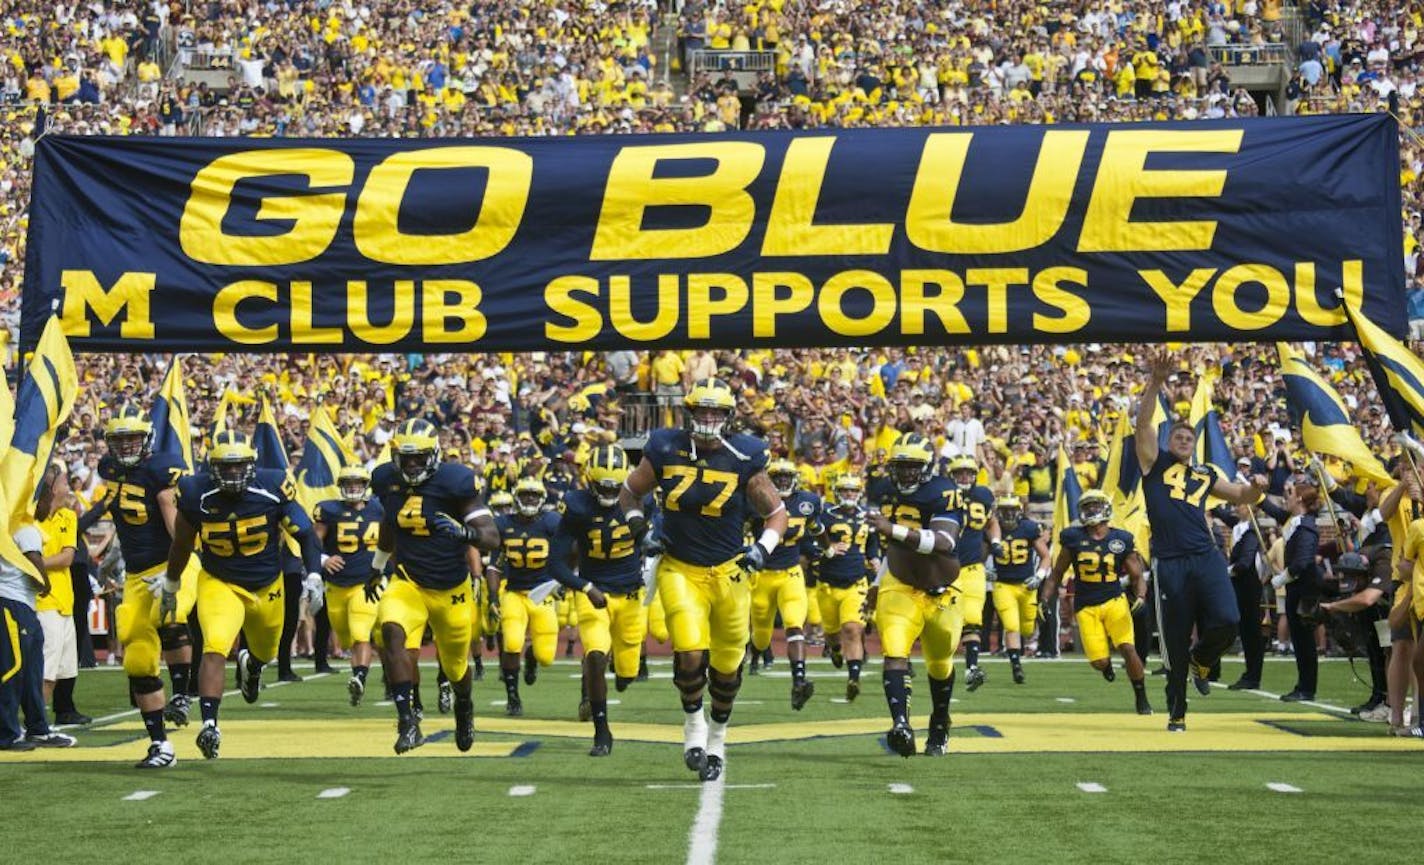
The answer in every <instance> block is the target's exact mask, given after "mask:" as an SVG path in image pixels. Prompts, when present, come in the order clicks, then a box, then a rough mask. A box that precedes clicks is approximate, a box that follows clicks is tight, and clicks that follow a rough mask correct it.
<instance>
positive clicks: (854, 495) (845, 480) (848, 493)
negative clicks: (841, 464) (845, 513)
mask: <svg viewBox="0 0 1424 865" xmlns="http://www.w3.org/2000/svg"><path fill="white" fill-rule="evenodd" d="M831 492H832V494H833V495H835V497H836V504H838V505H840V506H841V507H843V508H854V507H858V506H859V505H860V499H861V496H863V495H865V482H864V481H862V480H861V479H860V475H853V474H851V473H849V472H846V473H845V474H842V475H840V476H839V477H837V478H836V482H835V484H834V485H833V486H832V487H831Z"/></svg>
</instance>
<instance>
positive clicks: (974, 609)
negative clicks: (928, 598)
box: [953, 564, 988, 628]
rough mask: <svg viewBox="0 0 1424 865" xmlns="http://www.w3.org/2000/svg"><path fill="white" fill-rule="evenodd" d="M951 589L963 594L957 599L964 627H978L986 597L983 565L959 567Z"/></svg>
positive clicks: (980, 623) (986, 588)
mask: <svg viewBox="0 0 1424 865" xmlns="http://www.w3.org/2000/svg"><path fill="white" fill-rule="evenodd" d="M953 591H956V592H958V593H959V594H961V595H963V597H962V598H960V599H959V603H960V605H961V606H960V609H961V610H962V611H963V614H964V627H966V628H978V627H982V626H983V624H984V599H985V598H986V597H988V594H987V593H988V587H987V585H986V580H985V577H984V565H983V564H978V565H964V566H963V567H961V568H960V569H959V578H958V579H956V580H955V581H954V589H953Z"/></svg>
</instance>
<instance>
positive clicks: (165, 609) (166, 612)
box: [158, 579, 181, 625]
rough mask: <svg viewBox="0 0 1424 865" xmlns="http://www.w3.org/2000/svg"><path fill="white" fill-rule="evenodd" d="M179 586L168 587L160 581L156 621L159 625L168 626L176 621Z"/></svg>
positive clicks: (164, 581) (165, 581) (166, 582)
mask: <svg viewBox="0 0 1424 865" xmlns="http://www.w3.org/2000/svg"><path fill="white" fill-rule="evenodd" d="M180 587H181V584H176V585H171V586H170V585H168V581H167V580H166V579H165V580H162V581H161V586H160V588H159V593H158V621H159V623H160V624H164V625H167V624H170V623H172V622H176V621H177V620H178V589H179V588H180Z"/></svg>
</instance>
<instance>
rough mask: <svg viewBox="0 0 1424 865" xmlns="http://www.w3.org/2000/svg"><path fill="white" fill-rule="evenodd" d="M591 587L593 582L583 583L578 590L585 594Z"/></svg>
mask: <svg viewBox="0 0 1424 865" xmlns="http://www.w3.org/2000/svg"><path fill="white" fill-rule="evenodd" d="M592 588H593V583H584V584H583V588H581V589H579V591H580V592H583V593H584V594H585V595H586V594H588V591H589V589H592Z"/></svg>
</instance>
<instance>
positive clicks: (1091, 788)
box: [1078, 781, 1108, 793]
mask: <svg viewBox="0 0 1424 865" xmlns="http://www.w3.org/2000/svg"><path fill="white" fill-rule="evenodd" d="M1078 789H1079V790H1082V791H1083V792H1084V793H1106V792H1107V791H1108V788H1106V787H1104V786H1103V785H1102V784H1099V783H1098V782H1097V781H1079V782H1078Z"/></svg>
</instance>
